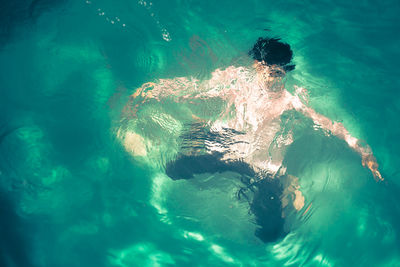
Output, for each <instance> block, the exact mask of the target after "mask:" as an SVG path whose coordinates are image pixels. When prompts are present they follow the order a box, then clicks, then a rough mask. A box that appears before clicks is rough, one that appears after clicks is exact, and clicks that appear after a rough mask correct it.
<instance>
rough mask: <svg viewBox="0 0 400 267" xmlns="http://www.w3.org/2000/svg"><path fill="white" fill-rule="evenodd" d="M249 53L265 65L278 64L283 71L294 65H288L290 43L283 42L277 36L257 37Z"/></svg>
mask: <svg viewBox="0 0 400 267" xmlns="http://www.w3.org/2000/svg"><path fill="white" fill-rule="evenodd" d="M249 55H250V56H251V57H252V58H253V59H255V60H257V61H260V62H262V63H263V64H265V65H267V66H272V65H278V66H279V67H282V68H283V70H284V71H291V70H294V68H295V65H294V64H292V65H288V64H289V63H290V61H291V60H292V58H293V51H292V49H290V45H288V44H287V43H283V42H281V41H280V39H279V38H268V37H266V38H262V37H260V38H258V40H257V42H256V43H255V45H254V47H253V48H252V49H251V50H250V51H249Z"/></svg>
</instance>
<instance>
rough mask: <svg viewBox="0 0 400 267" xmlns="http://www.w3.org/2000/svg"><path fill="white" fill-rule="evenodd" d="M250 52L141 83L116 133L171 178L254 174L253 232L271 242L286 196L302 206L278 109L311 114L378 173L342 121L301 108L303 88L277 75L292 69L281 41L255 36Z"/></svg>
mask: <svg viewBox="0 0 400 267" xmlns="http://www.w3.org/2000/svg"><path fill="white" fill-rule="evenodd" d="M249 54H250V55H251V56H252V57H253V59H254V63H253V65H252V66H251V67H235V66H230V67H228V68H226V69H224V70H221V69H217V70H215V71H214V72H213V73H212V76H211V79H209V80H205V81H198V80H196V79H194V78H182V77H181V78H174V79H160V80H159V81H158V82H156V83H146V84H144V85H143V86H142V87H141V88H139V89H138V90H137V91H136V92H135V93H134V94H133V95H132V96H131V98H130V102H129V103H128V104H127V105H126V107H125V109H124V114H123V119H122V125H121V127H120V129H119V131H118V137H119V138H120V139H121V141H122V143H123V145H124V146H125V148H126V150H127V151H128V152H130V153H131V154H132V155H134V156H140V157H143V158H147V159H148V160H149V162H152V163H154V162H157V161H160V162H159V164H160V165H161V166H162V167H163V168H165V169H166V173H167V175H168V176H170V177H171V178H172V179H189V178H192V177H193V175H194V174H199V173H205V172H210V173H213V172H221V171H226V170H231V171H235V172H238V173H241V174H243V175H245V176H246V177H251V176H254V177H257V178H255V179H248V182H246V185H248V186H249V187H254V188H255V189H254V190H253V192H255V193H254V194H253V198H252V200H250V202H251V210H252V211H253V213H254V214H255V215H256V220H257V223H258V224H259V225H260V227H261V228H260V231H259V233H258V236H259V237H260V238H261V239H262V240H264V241H270V240H271V239H273V238H272V236H274V233H278V232H279V231H282V229H278V228H282V227H281V226H282V221H283V217H282V212H283V211H282V210H283V208H285V207H286V206H288V205H289V204H288V203H289V202H290V204H291V206H292V207H293V208H294V209H295V210H301V209H302V208H303V206H304V197H303V196H302V194H301V192H300V190H299V186H298V185H297V183H296V178H293V177H292V178H290V176H287V175H285V168H284V166H282V162H283V159H284V155H285V150H286V148H287V147H288V146H289V145H290V144H291V143H292V142H293V136H292V134H293V133H292V132H291V131H290V130H287V131H284V129H285V126H286V123H287V122H286V121H285V120H284V119H282V118H283V117H282V115H283V114H284V113H287V112H291V111H295V112H300V113H302V114H304V115H306V116H307V117H310V118H311V119H312V120H313V122H314V123H315V124H316V125H318V126H319V127H321V128H322V129H324V130H325V131H326V133H327V134H331V135H334V136H337V137H339V138H341V139H343V140H345V141H346V142H347V144H348V145H349V146H350V147H351V148H352V149H354V150H355V151H357V152H358V153H359V154H360V156H361V159H362V164H363V165H364V166H366V167H368V168H369V169H370V170H371V172H372V174H373V176H374V178H375V179H376V180H383V178H382V176H381V174H380V173H379V171H378V164H377V162H376V160H375V157H374V156H373V155H372V151H371V149H370V148H369V147H368V146H362V145H361V144H360V142H359V140H358V139H357V138H355V137H352V136H351V135H350V133H349V132H348V131H347V130H346V129H345V128H344V126H343V125H342V124H341V123H336V122H332V121H331V120H330V119H328V118H327V117H325V116H323V115H320V114H318V113H316V112H315V111H314V110H313V109H311V108H310V107H308V106H307V104H306V102H307V99H306V90H305V89H303V88H296V92H295V94H291V93H290V92H288V91H287V90H285V88H284V85H283V82H282V78H283V77H284V75H285V72H287V71H291V70H293V69H294V65H289V64H290V62H291V60H292V51H291V49H290V46H289V45H288V44H286V43H282V42H280V40H279V39H274V38H259V39H258V40H257V43H256V44H255V45H254V47H253V48H252V50H251V51H250V52H249ZM176 104H179V105H178V106H176ZM174 105H175V107H176V108H175V110H174V109H173V108H172V107H173V106H174ZM166 107H168V109H167V108H166ZM182 122H184V123H182ZM187 125H189V126H188V127H186V126H187ZM284 177H286V178H284ZM288 177H289V178H288ZM276 178H279V179H282V181H281V182H276V181H274V179H275V180H276ZM289 200H290V201H289ZM271 221H273V223H271ZM278 235H279V234H278Z"/></svg>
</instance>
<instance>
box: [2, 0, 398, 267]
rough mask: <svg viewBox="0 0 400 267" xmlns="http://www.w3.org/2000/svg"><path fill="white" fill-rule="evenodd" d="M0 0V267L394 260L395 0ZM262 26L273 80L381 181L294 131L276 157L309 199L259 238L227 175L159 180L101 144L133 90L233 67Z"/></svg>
mask: <svg viewBox="0 0 400 267" xmlns="http://www.w3.org/2000/svg"><path fill="white" fill-rule="evenodd" d="M150 3H151V4H150ZM0 5H1V6H0V9H1V11H0V14H1V18H0V38H1V41H0V90H1V91H0V92H1V97H0V189H1V197H0V203H1V209H0V212H1V222H0V237H1V241H0V264H1V266H172V265H178V266H225V265H226V266H229V265H233V266H235V265H237V266H283V265H285V266H300V265H303V266H399V265H400V253H399V251H400V249H399V248H400V241H399V233H400V228H399V226H400V205H399V197H398V196H399V195H400V194H399V193H400V188H399V186H400V173H399V171H398V166H400V154H399V152H398V151H400V142H399V141H398V140H397V138H398V136H399V135H400V123H399V119H398V114H399V112H400V93H399V88H400V82H399V80H398V77H399V74H400V73H399V69H398V62H399V60H400V52H399V50H398V48H399V46H400V38H399V37H398V35H399V34H398V32H399V29H400V28H399V27H400V26H399V25H400V17H399V16H398V14H399V12H400V4H399V3H398V1H384V3H382V2H380V1H357V2H355V3H350V2H349V1H318V2H314V1H303V2H299V1H218V2H217V3H214V2H212V1H179V0H176V1H152V2H150V1H147V2H145V1H123V0H118V1H105V0H102V1H96V0H91V1H84V0H75V1H67V0H64V1H61V0H60V1H49V0H36V1H27V0H25V1H23V0H21V1H1V2H0ZM265 29H267V30H265ZM260 36H272V37H280V38H282V40H283V41H285V42H287V43H289V44H290V45H291V47H292V50H293V53H294V63H295V64H296V69H295V70H294V71H293V72H292V73H290V74H288V76H287V78H286V87H287V89H288V90H293V86H294V85H297V86H303V87H305V88H307V89H308V91H309V94H310V105H311V106H312V107H313V108H314V109H315V110H316V111H318V112H319V113H321V114H324V115H325V116H327V117H329V118H331V119H333V120H336V121H341V122H343V124H344V125H345V127H346V128H347V129H349V131H350V132H351V134H352V135H354V136H356V137H358V138H360V139H362V140H364V142H366V143H368V144H369V145H370V146H371V148H372V150H373V152H374V154H375V156H376V158H377V161H378V163H379V170H380V171H381V173H382V175H383V177H384V178H385V181H384V182H376V181H375V180H374V179H373V177H372V175H371V173H370V172H369V171H368V170H367V169H365V168H363V167H362V166H361V161H360V158H359V156H358V155H357V154H356V153H355V152H353V151H351V150H350V149H349V148H347V147H346V145H345V143H344V142H343V141H340V140H339V139H335V138H328V137H326V136H324V135H323V134H321V133H319V132H318V131H315V130H313V128H312V127H310V125H308V124H307V122H304V123H300V124H299V125H297V131H298V133H299V135H298V139H297V140H296V142H295V143H293V145H292V146H291V147H290V148H289V150H288V151H287V155H286V157H285V162H286V163H287V165H288V171H290V172H291V173H292V174H293V175H296V176H297V177H299V181H300V185H301V187H302V188H303V190H304V192H303V193H304V195H305V197H306V204H310V203H312V206H311V207H310V210H309V212H308V213H307V216H302V217H299V218H297V219H296V220H294V224H293V230H292V231H291V233H290V234H289V235H288V236H287V237H286V238H285V239H284V240H283V241H279V242H276V243H269V244H264V243H262V242H260V241H259V240H258V239H257V238H256V237H255V236H254V224H253V222H252V221H251V219H250V215H249V212H248V206H246V205H245V204H243V203H242V202H239V201H237V199H236V198H235V195H234V194H235V192H236V191H237V188H238V185H237V184H236V182H235V181H236V180H234V179H233V180H232V179H228V178H227V177H226V174H219V176H218V175H217V177H216V178H217V179H212V180H207V177H204V176H203V177H200V178H199V180H197V181H193V182H188V181H173V180H171V179H166V177H165V175H163V173H161V172H160V171H159V170H158V169H157V168H154V166H152V165H151V164H148V163H146V162H142V161H138V160H135V159H134V158H132V157H131V156H130V155H129V154H128V153H127V152H126V151H125V149H124V148H123V146H122V145H121V143H120V142H119V140H118V138H117V128H118V124H119V122H120V114H121V111H122V109H123V106H124V105H125V104H126V103H127V102H128V100H129V95H130V94H132V93H134V92H135V89H136V88H138V87H140V86H141V85H142V84H143V83H145V82H149V81H156V79H160V78H166V79H171V78H174V77H180V76H187V77H189V76H193V77H196V78H197V79H200V80H204V79H208V78H209V77H210V75H211V73H212V71H213V70H215V69H217V68H225V67H228V66H230V65H236V66H240V65H245V64H248V60H249V59H248V57H247V51H248V50H249V49H250V48H251V47H252V45H253V44H254V42H255V40H256V39H257V38H258V37H260ZM164 108H166V109H168V106H167V107H164ZM211 115H212V114H211ZM211 115H210V116H211ZM202 179H203V180H202ZM199 188H201V189H202V190H199Z"/></svg>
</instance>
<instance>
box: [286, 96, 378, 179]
mask: <svg viewBox="0 0 400 267" xmlns="http://www.w3.org/2000/svg"><path fill="white" fill-rule="evenodd" d="M304 91H305V90H304V89H302V88H298V90H297V94H296V95H295V96H293V106H294V107H295V108H296V109H297V110H300V111H301V112H303V113H304V114H305V115H306V116H308V117H310V118H311V119H312V120H313V121H314V123H315V124H316V125H319V126H321V127H322V128H323V129H325V130H327V131H328V132H330V133H331V134H333V135H335V136H337V137H339V138H341V139H343V140H345V141H346V143H347V144H348V145H349V146H350V147H351V148H352V149H354V150H355V151H357V152H358V153H359V154H360V155H361V159H362V165H363V166H364V167H367V168H368V169H370V170H371V172H372V175H373V176H374V178H375V180H376V181H383V180H384V179H383V177H382V175H381V174H380V172H379V170H378V163H377V161H376V158H375V156H374V155H373V153H372V150H371V148H370V147H369V146H368V145H361V142H360V140H358V139H357V138H355V137H353V136H351V134H350V133H349V131H348V130H347V129H346V128H345V127H344V126H343V124H342V123H340V122H334V121H331V120H330V119H329V118H327V117H325V116H323V115H321V114H318V113H317V112H315V110H313V109H312V108H310V107H307V106H306V105H304V104H303V103H302V101H301V100H300V97H301V94H302V93H305V92H304Z"/></svg>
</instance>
